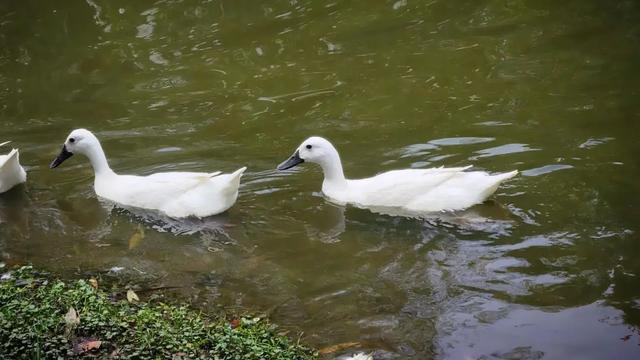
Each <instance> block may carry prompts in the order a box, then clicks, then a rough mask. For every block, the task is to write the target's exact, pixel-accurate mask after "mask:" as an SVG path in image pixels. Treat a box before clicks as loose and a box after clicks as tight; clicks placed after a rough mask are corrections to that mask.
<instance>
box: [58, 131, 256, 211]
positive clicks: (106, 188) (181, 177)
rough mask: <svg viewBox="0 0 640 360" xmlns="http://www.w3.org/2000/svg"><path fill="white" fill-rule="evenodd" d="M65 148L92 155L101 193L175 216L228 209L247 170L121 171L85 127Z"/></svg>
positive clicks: (96, 185) (97, 184)
mask: <svg viewBox="0 0 640 360" xmlns="http://www.w3.org/2000/svg"><path fill="white" fill-rule="evenodd" d="M69 139H73V141H70V140H69ZM65 148H66V149H67V150H68V151H69V152H71V153H80V154H84V155H86V156H87V157H88V158H89V160H90V161H91V164H92V166H93V169H94V171H95V180H94V188H95V191H96V194H97V195H98V196H100V197H103V198H105V199H109V200H111V201H114V202H116V203H118V204H121V205H124V206H132V207H138V208H144V209H152V210H159V211H161V212H163V213H164V214H166V215H168V216H170V217H174V218H183V217H188V216H195V217H206V216H210V215H215V214H219V213H221V212H224V211H226V210H227V209H229V208H230V207H231V206H232V205H233V204H234V203H235V202H236V199H237V197H238V187H239V186H240V178H241V177H242V173H243V172H244V171H245V170H246V167H242V168H240V169H238V170H236V171H235V172H233V173H231V174H221V173H220V172H219V171H217V172H213V173H198V172H164V173H155V174H151V175H147V176H135V175H118V174H116V173H115V172H113V170H111V168H110V167H109V165H108V163H107V160H106V156H105V155H104V151H103V150H102V147H101V145H100V142H99V141H98V139H97V138H96V137H95V136H94V135H93V134H92V133H91V132H90V131H88V130H85V129H78V130H74V131H72V132H71V134H69V137H68V138H67V141H66V142H65Z"/></svg>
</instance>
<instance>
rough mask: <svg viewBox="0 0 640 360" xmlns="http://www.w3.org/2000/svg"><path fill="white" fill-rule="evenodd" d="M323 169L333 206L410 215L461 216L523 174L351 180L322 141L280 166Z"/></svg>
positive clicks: (444, 172) (404, 174) (415, 172)
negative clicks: (305, 165) (309, 164)
mask: <svg viewBox="0 0 640 360" xmlns="http://www.w3.org/2000/svg"><path fill="white" fill-rule="evenodd" d="M305 161H308V162H313V163H317V164H319V165H320V166H321V167H322V170H323V172H324V181H323V183H322V192H323V193H324V194H325V195H326V196H327V197H328V198H329V199H331V200H332V201H335V202H338V203H351V204H354V205H357V206H361V207H369V208H376V207H388V208H401V209H403V210H406V211H408V212H411V213H416V212H419V213H430V212H438V211H449V210H461V209H465V208H468V207H470V206H472V205H475V204H479V203H481V202H483V201H484V200H486V199H487V198H488V197H489V196H490V195H491V194H493V193H494V192H495V191H496V189H497V188H498V186H499V185H500V183H501V182H502V181H504V180H506V179H509V178H512V177H514V176H515V175H516V174H517V173H518V171H517V170H514V171H511V172H508V173H502V174H497V175H491V174H488V173H486V172H483V171H465V170H467V169H469V168H470V166H467V167H457V168H442V167H441V168H432V169H404V170H393V171H388V172H385V173H382V174H379V175H376V176H373V177H370V178H365V179H358V180H349V179H346V178H345V176H344V173H343V170H342V163H341V161H340V155H339V154H338V151H337V150H336V149H335V147H333V145H332V144H331V143H330V142H329V141H328V140H326V139H324V138H321V137H315V136H314V137H311V138H309V139H307V140H305V141H304V142H303V143H302V144H301V145H300V147H298V149H297V150H296V152H295V153H294V155H293V156H291V158H289V159H288V160H287V161H285V162H283V163H282V164H280V165H279V166H278V169H280V170H284V169H288V168H291V167H293V166H295V165H297V164H299V163H301V162H305Z"/></svg>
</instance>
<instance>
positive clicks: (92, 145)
mask: <svg viewBox="0 0 640 360" xmlns="http://www.w3.org/2000/svg"><path fill="white" fill-rule="evenodd" d="M99 148H100V142H99V141H98V138H96V137H95V135H93V134H92V133H91V131H89V130H86V129H76V130H73V131H72V132H71V133H70V134H69V136H67V140H65V142H64V144H63V145H62V150H61V151H60V154H58V156H57V157H56V158H55V159H53V161H52V162H51V164H50V165H49V167H50V168H51V169H53V168H56V167H58V166H59V165H60V164H62V163H63V162H64V161H65V160H67V159H68V158H70V157H71V156H73V155H74V154H76V153H77V154H83V155H86V156H89V155H90V153H91V152H92V151H94V149H99Z"/></svg>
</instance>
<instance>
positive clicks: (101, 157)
mask: <svg viewBox="0 0 640 360" xmlns="http://www.w3.org/2000/svg"><path fill="white" fill-rule="evenodd" d="M86 155H87V157H88V158H89V161H90V162H91V166H92V167H93V171H94V172H95V174H96V177H99V176H104V175H112V174H114V172H113V170H111V168H110V167H109V163H108V162H107V156H106V155H105V154H104V151H103V150H102V146H101V145H100V142H96V145H95V146H92V147H91V148H90V150H89V151H87V154H86Z"/></svg>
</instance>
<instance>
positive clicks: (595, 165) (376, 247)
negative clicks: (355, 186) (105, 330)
mask: <svg viewBox="0 0 640 360" xmlns="http://www.w3.org/2000/svg"><path fill="white" fill-rule="evenodd" d="M639 65H640V4H639V3H638V2H637V1H597V0H580V1H577V0H569V1H547V0H535V1H534V0H503V1H499V0H455V1H454V0H450V1H445V0H433V1H413V0H398V1H335V2H331V1H319V0H289V1H262V2H260V1H239V0H238V1H232V0H224V1H204V0H197V1H196V0H192V1H186V0H185V1H168V0H167V1H162V0H161V1H124V0H113V1H106V0H87V1H36V0H31V1H2V2H0V126H1V131H0V142H2V141H4V140H12V141H13V145H14V146H16V147H18V148H20V151H21V161H22V163H23V164H24V166H25V168H26V169H27V171H28V176H29V179H28V182H27V184H25V185H23V186H20V187H17V188H15V189H13V190H12V191H10V192H8V193H5V194H2V195H1V196H0V261H2V262H3V263H4V264H7V265H12V264H21V263H27V262H30V263H33V264H34V265H35V266H37V267H39V268H44V269H48V270H52V271H55V272H58V273H62V274H68V275H69V276H81V275H82V274H86V273H96V272H97V273H102V274H103V275H104V276H112V277H115V278H120V277H122V278H128V279H129V278H130V279H134V280H133V281H134V282H139V283H144V284H148V285H149V286H176V287H178V289H176V290H174V292H175V293H176V295H177V296H179V297H182V298H184V299H185V300H187V301H190V302H192V303H194V304H196V305H197V306H201V307H203V308H205V309H212V310H217V309H221V308H222V309H235V310H251V311H257V312H264V313H267V314H269V315H270V316H271V317H272V318H273V320H274V321H275V322H277V323H279V324H282V325H283V326H284V327H285V328H287V329H290V330H292V331H294V332H293V333H295V332H300V331H303V332H304V335H303V337H302V339H303V341H305V342H307V343H310V344H312V345H314V346H317V347H319V348H322V347H324V346H330V345H334V344H339V343H345V342H357V343H359V345H355V346H353V347H350V348H348V349H346V350H342V351H341V352H339V353H337V354H333V355H340V354H347V353H350V352H352V351H355V350H364V351H367V352H374V354H375V357H376V359H405V358H415V359H430V358H450V359H476V358H483V359H494V358H505V359H519V358H527V359H539V358H545V359H570V358H579V359H605V358H611V359H613V358H615V359H634V358H640V346H639V345H640V335H638V330H637V329H638V326H640V243H639V241H640V236H639V235H638V234H639V231H640V182H639V181H638V178H639V176H640V167H639V166H640V163H639V162H638V156H639V155H640V141H639V140H640V138H639V134H640V133H639V126H638V124H639V121H640V104H639V101H638V99H639V97H638V95H639V94H638V88H639V86H640V70H639V68H640V67H639ZM79 127H86V128H88V129H90V130H92V131H94V132H95V133H96V134H97V135H98V137H99V138H100V139H101V141H102V143H103V147H104V148H105V150H106V152H107V156H108V158H109V161H110V164H111V166H112V168H114V170H116V171H117V172H120V173H131V174H149V173H153V172H157V171H171V170H185V171H215V170H222V171H232V170H235V169H237V168H239V167H240V166H247V167H248V171H247V172H246V174H245V176H244V177H243V182H242V186H241V189H240V197H239V200H238V202H237V204H236V205H235V206H234V207H233V208H232V209H231V210H230V211H228V212H227V213H225V214H223V215H220V216H215V217H212V218H209V219H204V220H186V221H174V220H170V219H164V218H162V217H158V216H156V214H153V213H150V212H144V211H139V210H135V209H133V210H123V209H119V208H117V207H115V208H114V207H113V204H109V203H108V202H105V201H102V200H100V199H98V198H97V197H96V196H95V193H94V191H93V188H92V179H93V173H92V171H91V168H90V166H89V163H88V161H87V160H86V159H84V158H82V157H80V156H76V157H73V158H71V159H69V160H67V162H65V163H64V164H63V165H62V166H61V167H60V168H58V169H56V170H50V169H48V164H49V162H50V161H51V160H52V159H53V157H54V156H55V155H56V154H57V152H58V151H59V149H60V146H61V144H62V142H63V141H64V139H65V137H66V135H67V134H68V132H69V131H70V130H72V129H74V128H79ZM311 135H322V136H325V137H327V138H329V139H331V140H332V141H333V142H334V144H335V145H336V146H337V148H338V149H339V151H340V153H341V156H342V160H343V163H344V168H345V172H346V174H347V176H348V177H352V178H357V177H365V176H370V175H373V174H376V173H378V172H381V171H385V170H392V169H398V168H410V167H411V168H427V167H433V166H442V165H444V166H465V165H473V166H474V168H475V169H481V170H486V171H490V172H504V171H509V170H512V169H518V170H520V171H521V175H520V176H518V177H517V178H515V179H513V180H511V181H509V182H508V183H507V184H505V185H504V186H502V187H501V188H500V189H499V190H498V191H497V193H496V194H495V195H494V196H493V198H492V201H490V202H488V203H486V204H482V205H478V206H476V207H474V208H472V209H470V210H468V211H465V212H461V213H458V214H446V215H442V216H439V217H436V218H430V219H426V220H419V219H410V218H403V217H396V216H389V215H384V214H377V213H373V212H370V211H368V210H364V209H357V208H353V207H349V206H347V207H341V206H337V205H334V204H332V203H329V202H328V201H326V200H325V199H324V198H323V197H322V195H321V193H320V186H321V179H322V175H321V172H320V170H319V168H318V167H316V166H313V165H311V164H304V165H303V166H301V167H298V168H296V169H295V170H293V171H289V172H277V171H275V170H274V168H275V166H276V165H277V164H278V163H279V162H280V161H282V160H284V159H285V158H286V157H287V156H289V155H290V154H291V153H292V151H293V150H294V149H295V147H297V146H298V144H299V143H300V142H301V141H302V140H303V139H304V138H306V137H308V136H311ZM8 150H9V148H3V149H2V153H5V152H7V151H8ZM142 232H144V237H143V238H142V239H141V241H140V243H136V241H137V240H135V241H133V242H132V241H131V238H132V236H133V237H141V233H142ZM0 305H1V304H0ZM627 335H629V336H628V337H627ZM625 338H626V339H627V340H624V339H625Z"/></svg>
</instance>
